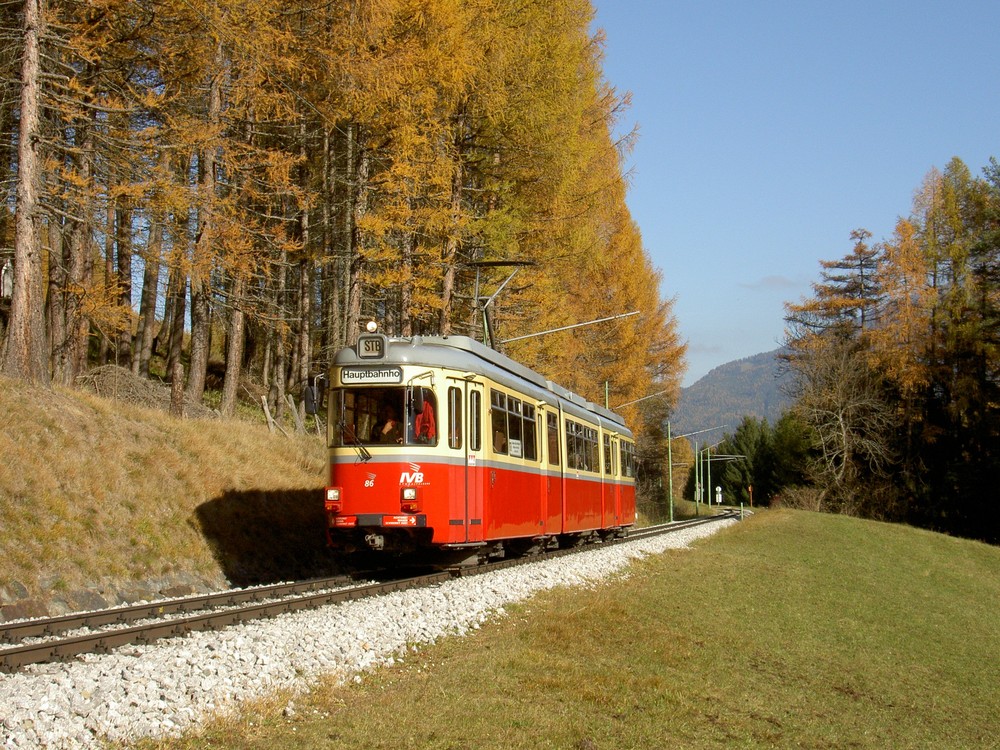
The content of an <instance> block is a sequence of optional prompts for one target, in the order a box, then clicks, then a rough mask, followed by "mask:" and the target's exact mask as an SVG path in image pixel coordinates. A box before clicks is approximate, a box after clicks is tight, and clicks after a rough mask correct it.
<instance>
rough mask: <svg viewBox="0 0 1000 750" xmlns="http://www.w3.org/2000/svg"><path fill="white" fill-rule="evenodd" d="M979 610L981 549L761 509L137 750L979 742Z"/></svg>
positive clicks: (991, 729)
mask: <svg viewBox="0 0 1000 750" xmlns="http://www.w3.org/2000/svg"><path fill="white" fill-rule="evenodd" d="M997 602H1000V550H998V549H997V548H993V547H988V546H986V545H983V544H978V543H975V542H969V541H964V540H958V539H953V538H949V537H945V536H940V535H936V534H931V533H927V532H923V531H919V530H914V529H911V528H906V527H902V526H891V525H885V524H877V523H870V522H862V521H858V520H854V519H849V518H842V517H835V516H825V515H818V514H811V513H805V512H795V511H775V512H766V511H765V512H762V513H760V514H758V515H757V516H755V517H754V518H752V519H749V520H748V521H746V522H744V523H743V524H740V525H739V526H736V527H734V528H731V529H728V530H725V531H722V532H721V533H719V534H718V535H716V536H715V537H713V538H710V539H708V540H706V541H704V542H702V543H700V544H699V545H698V546H697V547H696V549H694V550H690V551H677V552H671V553H668V554H665V555H663V556H660V557H658V558H656V559H648V560H646V561H644V562H642V563H641V564H639V565H637V566H636V569H635V570H634V571H633V574H632V575H631V576H630V577H629V578H627V579H626V580H624V581H617V582H615V583H614V584H607V585H601V586H598V587H596V588H594V589H593V590H557V591H553V592H549V593H546V594H544V595H542V596H539V597H537V598H536V599H534V600H532V601H531V602H530V603H528V604H526V605H523V606H517V607H514V608H512V611H511V613H510V616H508V617H507V618H505V619H503V620H501V621H498V622H497V623H495V624H492V625H489V626H487V627H485V628H484V629H483V630H481V631H479V632H477V633H476V634H474V635H472V636H469V637H466V638H453V639H446V640H445V641H442V642H440V643H438V644H437V645H435V646H432V647H429V648H427V649H425V650H423V651H422V652H420V653H419V654H415V655H413V656H411V658H410V660H409V661H408V662H406V663H404V664H401V665H397V666H396V667H394V668H391V669H384V670H381V671H379V672H377V673H374V674H371V675H368V676H366V678H365V679H364V680H363V681H362V682H361V684H351V685H349V686H346V687H337V686H335V685H333V684H329V685H323V686H320V687H319V688H318V689H317V690H315V691H314V692H313V693H312V694H311V695H310V696H308V697H301V698H295V706H296V711H295V713H294V715H292V716H290V717H285V716H283V715H282V712H281V709H282V707H284V706H285V705H286V702H287V700H288V696H276V697H272V698H270V699H269V700H266V701H263V702H261V703H260V704H259V705H256V706H246V707H244V709H243V710H242V711H241V712H240V715H239V716H235V717H230V718H228V719H224V720H220V721H219V722H218V723H216V724H215V725H214V726H212V727H211V728H209V729H208V730H207V731H205V732H203V733H201V734H198V735H196V736H191V737H189V738H187V739H185V740H181V741H173V742H169V743H164V744H162V745H154V744H152V743H147V745H144V746H156V747H162V748H171V749H176V748H203V747H215V748H271V747H282V748H303V749H318V748H333V747H379V748H392V749H393V750H396V749H397V748H401V747H403V748H407V747H410V748H478V747H490V748H537V747H554V748H574V749H579V750H596V749H597V748H653V747H684V748H690V747H694V748H698V747H800V746H801V747H838V748H839V747H859V748H886V747H893V748H899V747H911V748H929V747H934V748H938V747H945V748H985V747H998V746H1000V745H998V743H1000V739H998V738H1000V658H998V657H1000V618H998V617H997Z"/></svg>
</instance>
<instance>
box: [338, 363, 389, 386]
mask: <svg viewBox="0 0 1000 750" xmlns="http://www.w3.org/2000/svg"><path fill="white" fill-rule="evenodd" d="M340 382H341V383H343V384H344V385H357V384H358V383H402V382H403V368H402V367H345V368H343V369H342V370H341V371H340Z"/></svg>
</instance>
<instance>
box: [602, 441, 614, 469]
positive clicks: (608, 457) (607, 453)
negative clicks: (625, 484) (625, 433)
mask: <svg viewBox="0 0 1000 750" xmlns="http://www.w3.org/2000/svg"><path fill="white" fill-rule="evenodd" d="M604 473H605V474H614V473H615V466H614V454H613V453H612V451H611V436H610V435H607V434H606V435H605V436H604Z"/></svg>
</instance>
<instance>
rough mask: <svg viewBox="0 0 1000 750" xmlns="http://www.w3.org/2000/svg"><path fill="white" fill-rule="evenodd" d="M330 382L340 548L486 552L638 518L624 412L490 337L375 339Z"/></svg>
mask: <svg viewBox="0 0 1000 750" xmlns="http://www.w3.org/2000/svg"><path fill="white" fill-rule="evenodd" d="M329 383H330V393H329V401H328V404H329V406H328V409H329V411H328V417H329V421H328V425H329V426H328V440H329V446H330V485H329V486H328V487H327V488H326V517H327V536H328V541H329V543H330V545H331V546H332V547H335V548H339V549H342V550H344V551H346V552H353V551H357V550H384V551H387V552H391V553H408V552H415V551H422V550H428V549H439V550H453V551H455V552H457V553H459V557H460V558H462V559H466V558H468V559H473V558H479V559H485V558H486V557H490V556H502V555H504V554H506V553H507V552H511V553H520V552H523V551H526V550H528V549H531V548H533V547H555V546H557V545H562V546H564V545H568V544H576V543H578V542H580V541H585V540H588V539H591V538H595V537H607V536H613V535H621V534H623V533H624V531H625V529H626V528H628V527H629V526H631V525H633V524H634V522H635V470H634V469H635V443H634V440H633V437H632V433H631V432H630V431H629V429H628V428H627V427H626V426H625V423H624V421H623V420H622V418H621V417H620V416H618V415H617V414H615V413H613V412H611V411H609V410H608V409H605V408H603V407H600V406H597V405H595V404H593V403H590V402H587V401H586V400H585V399H583V398H582V397H580V396H578V395H576V394H574V393H572V392H570V391H568V390H566V389H564V388H561V387H560V386H558V385H555V384H554V383H552V382H551V381H548V380H546V379H545V378H543V377H542V376H541V375H539V374H538V373H536V372H533V371H531V370H529V369H528V368H526V367H524V366H522V365H520V364H518V363H517V362H515V361H513V360H511V359H510V358H508V357H506V356H504V355H502V354H500V353H499V352H496V351H494V350H493V349H490V348H488V347H486V346H484V345H483V344H480V343H478V342H477V341H474V340H472V339H470V338H466V337H464V336H443V337H439V336H433V337H431V336H424V337H420V336H415V337H413V338H402V339H400V338H389V337H386V336H383V335H381V334H367V335H362V336H361V337H360V339H359V340H358V344H357V346H355V347H350V348H348V349H344V350H343V351H341V352H340V353H339V354H338V355H337V357H336V360H335V363H334V366H333V368H332V369H331V372H330V380H329Z"/></svg>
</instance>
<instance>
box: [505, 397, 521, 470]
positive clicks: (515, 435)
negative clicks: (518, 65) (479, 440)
mask: <svg viewBox="0 0 1000 750" xmlns="http://www.w3.org/2000/svg"><path fill="white" fill-rule="evenodd" d="M521 422H522V419H521V399H519V398H514V397H513V396H508V397H507V448H508V450H509V451H510V455H512V456H514V457H515V458H521V457H522V456H523V455H524V444H523V443H522V441H521V432H522V430H521Z"/></svg>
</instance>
